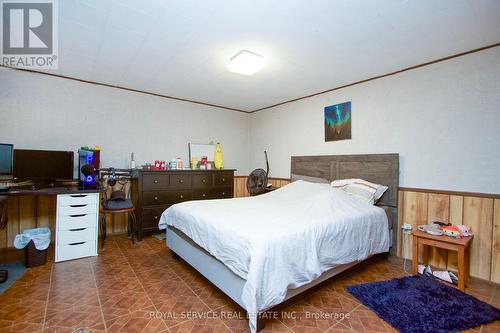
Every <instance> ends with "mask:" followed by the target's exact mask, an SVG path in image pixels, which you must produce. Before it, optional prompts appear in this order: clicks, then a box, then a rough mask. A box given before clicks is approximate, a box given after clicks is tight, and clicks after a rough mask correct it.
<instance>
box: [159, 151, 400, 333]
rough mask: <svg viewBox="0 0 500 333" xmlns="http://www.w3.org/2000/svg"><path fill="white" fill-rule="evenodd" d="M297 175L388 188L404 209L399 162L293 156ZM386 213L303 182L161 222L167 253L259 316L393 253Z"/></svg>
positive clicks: (185, 207) (198, 207)
mask: <svg viewBox="0 0 500 333" xmlns="http://www.w3.org/2000/svg"><path fill="white" fill-rule="evenodd" d="M291 166H292V168H291V169H292V170H291V171H292V174H301V175H305V176H314V177H322V178H326V179H330V180H333V179H339V178H363V179H366V180H369V181H372V182H378V183H380V184H384V185H387V186H388V187H389V189H388V191H387V192H386V193H385V194H384V196H383V197H382V198H381V199H380V200H379V202H380V204H383V205H385V206H389V207H391V208H395V207H397V178H398V176H397V175H398V155H397V154H381V155H380V154H379V155H342V156H341V155H335V156H302V157H292V163H291ZM387 224H388V219H387V215H386V212H385V211H384V210H383V209H381V208H379V207H376V206H372V205H369V204H366V203H364V202H360V201H356V200H354V199H352V198H351V197H350V196H349V195H347V194H345V193H343V192H342V191H340V190H338V189H334V188H332V187H331V186H329V184H313V183H309V182H303V181H297V182H294V183H291V184H290V185H287V186H285V187H283V188H281V189H279V190H276V191H273V192H270V193H267V194H264V195H261V196H257V197H251V198H235V199H224V200H207V201H189V202H184V203H181V204H177V205H174V206H172V207H170V208H169V209H167V210H166V211H165V212H164V213H163V214H162V217H161V219H160V224H159V226H160V228H166V233H167V240H166V242H167V246H168V247H169V248H170V249H171V250H172V251H173V252H174V253H175V254H177V255H178V256H180V257H182V258H183V259H184V260H185V261H186V262H188V263H189V264H190V265H191V266H193V267H194V268H195V269H196V270H198V271H199V272H200V273H201V274H202V275H204V276H205V277H206V278H207V279H208V280H209V281H211V282H212V283H213V284H214V285H216V286H217V287H218V288H219V289H221V290H222V291H223V292H224V293H225V294H226V295H228V296H229V297H230V298H231V299H233V300H234V301H235V302H236V303H238V304H239V305H240V306H241V307H242V308H244V309H245V310H246V311H247V313H248V315H249V325H250V329H251V331H252V332H255V331H258V330H260V329H262V327H263V326H262V324H263V321H262V320H259V319H260V318H261V316H260V314H262V313H264V312H265V311H266V310H268V309H270V308H272V307H274V306H276V305H277V304H279V303H281V302H283V301H285V300H287V299H289V298H291V297H294V296H296V295H297V294H299V293H301V292H302V291H305V290H307V289H309V288H311V287H313V286H315V285H317V284H319V283H321V282H323V281H325V280H327V279H329V278H331V277H333V276H335V275H336V274H338V273H340V272H342V271H344V270H346V269H348V268H350V267H352V266H354V265H356V264H357V263H359V262H360V261H363V260H365V259H367V258H369V257H370V256H372V255H374V254H377V253H383V252H387V251H388V250H389V246H390V233H389V228H388V225H387Z"/></svg>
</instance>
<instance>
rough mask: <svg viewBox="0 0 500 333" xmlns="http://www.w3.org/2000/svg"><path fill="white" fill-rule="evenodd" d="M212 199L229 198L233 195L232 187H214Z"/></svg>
mask: <svg viewBox="0 0 500 333" xmlns="http://www.w3.org/2000/svg"><path fill="white" fill-rule="evenodd" d="M211 192H212V199H227V198H232V197H233V188H232V187H220V188H214V189H212V191H211Z"/></svg>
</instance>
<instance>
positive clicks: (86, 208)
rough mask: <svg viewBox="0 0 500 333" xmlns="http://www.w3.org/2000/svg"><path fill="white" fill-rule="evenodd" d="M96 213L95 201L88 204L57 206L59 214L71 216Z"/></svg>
mask: <svg viewBox="0 0 500 333" xmlns="http://www.w3.org/2000/svg"><path fill="white" fill-rule="evenodd" d="M96 213H97V205H96V203H95V202H94V203H90V204H78V205H71V206H59V207H58V215H59V216H73V215H82V214H96Z"/></svg>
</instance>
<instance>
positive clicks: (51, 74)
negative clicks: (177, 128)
mask: <svg viewBox="0 0 500 333" xmlns="http://www.w3.org/2000/svg"><path fill="white" fill-rule="evenodd" d="M0 68H5V69H10V70H14V71H21V72H28V73H34V74H42V75H48V76H52V77H57V78H60V79H66V80H72V81H77V82H81V83H88V84H95V85H98V86H103V87H108V88H114V89H121V90H126V91H130V92H135V93H140V94H145V95H150V96H155V97H161V98H167V99H172V100H176V101H180V102H186V103H193V104H199V105H203V106H209V107H213V108H219V109H224V110H229V111H237V112H243V113H248V111H245V110H241V109H236V108H231V107H227V106H222V105H217V104H212V103H206V102H200V101H195V100H192V99H187V98H182V97H174V96H169V95H162V94H158V93H154V92H150V91H145V90H139V89H134V88H128V87H123V86H117V85H114V84H108V83H103V82H97V81H91V80H84V79H78V78H75V77H71V76H66V75H61V74H55V73H46V72H40V71H36V70H33V69H25V68H15V67H10V66H5V65H1V64H0Z"/></svg>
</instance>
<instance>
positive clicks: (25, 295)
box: [0, 236, 500, 333]
mask: <svg viewBox="0 0 500 333" xmlns="http://www.w3.org/2000/svg"><path fill="white" fill-rule="evenodd" d="M404 275H405V273H404V271H403V269H402V261H401V260H399V259H397V258H396V259H394V258H389V260H374V261H371V262H370V263H367V264H366V265H362V266H359V267H356V268H355V269H353V270H350V271H348V272H345V273H343V274H341V275H340V276H338V277H336V278H335V279H333V280H332V281H329V282H327V283H324V284H322V286H321V287H318V288H317V289H315V290H314V291H311V292H309V293H307V294H306V295H304V296H303V297H300V298H298V299H297V300H295V301H291V302H288V303H287V304H286V305H285V306H282V307H280V308H278V310H276V311H269V312H268V313H267V314H266V316H265V317H266V318H265V320H264V322H265V327H264V330H263V331H262V333H269V332H290V333H292V332H295V333H302V332H304V333H314V332H329V333H335V332H395V329H394V328H393V327H391V326H390V325H389V324H388V323H386V322H385V321H383V320H382V319H380V318H379V317H377V316H376V315H375V313H373V312H372V311H371V310H370V309H368V308H366V307H365V306H364V305H361V304H360V303H359V301H358V300H357V299H356V298H355V297H353V296H352V295H351V294H350V293H349V292H347V291H346V289H345V288H346V286H349V285H353V284H359V283H366V282H372V281H383V280H388V279H392V278H397V277H401V276H404ZM466 291H467V292H468V293H469V294H471V295H474V296H476V297H478V298H479V299H482V300H484V301H486V302H488V303H490V304H492V305H494V306H496V307H500V287H498V286H494V285H493V286H492V285H491V284H487V283H483V282H481V281H477V280H474V281H472V282H471V283H469V284H468V288H467V290H466ZM0 304H1V306H0V332H1V333H3V332H5V333H7V332H42V331H43V332H44V333H46V332H54V333H62V332H71V333H72V332H75V330H76V329H79V328H81V329H82V332H85V329H87V330H90V332H92V333H94V332H97V333H100V332H142V333H149V332H165V333H182V332H186V333H188V332H189V333H194V332H207V333H212V332H213V333H218V332H232V333H239V332H249V328H248V321H247V319H246V313H245V312H244V311H243V310H242V309H241V308H239V306H237V305H236V304H235V303H234V302H233V301H232V300H230V299H229V298H228V297H227V296H225V295H224V294H222V293H221V292H220V291H219V290H218V289H217V288H216V287H215V286H213V285H212V284H211V283H210V282H209V281H208V280H207V279H205V278H204V277H203V276H201V274H199V273H198V272H197V271H196V270H194V269H193V268H192V267H190V266H189V265H188V264H187V263H186V262H184V261H183V260H180V259H175V258H173V256H172V252H171V251H170V250H169V249H167V248H166V246H165V241H160V240H158V239H156V238H153V237H145V238H144V241H143V242H138V243H136V244H135V245H132V242H131V241H130V239H128V238H127V237H124V236H117V237H109V238H108V239H107V240H106V246H105V249H104V250H103V251H101V250H100V251H99V256H97V257H91V258H84V259H79V260H72V261H67V262H62V263H57V264H54V263H53V253H52V257H51V259H50V261H49V262H48V263H47V264H46V265H43V266H40V267H36V268H31V269H28V270H27V272H26V273H25V274H24V275H23V276H22V277H21V278H20V279H19V280H18V281H16V283H14V285H13V286H12V287H11V288H9V289H8V290H7V291H6V292H4V293H3V294H2V295H0ZM467 332H486V333H487V332H500V322H499V321H496V322H493V323H490V324H487V325H483V326H481V327H476V328H472V329H470V330H468V331H467Z"/></svg>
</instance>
